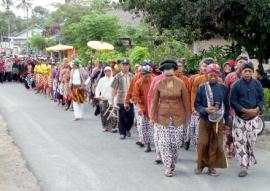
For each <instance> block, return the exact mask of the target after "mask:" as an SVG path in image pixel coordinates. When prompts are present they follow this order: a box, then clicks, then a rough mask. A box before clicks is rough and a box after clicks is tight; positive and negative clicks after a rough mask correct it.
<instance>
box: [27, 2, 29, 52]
mask: <svg viewBox="0 0 270 191" xmlns="http://www.w3.org/2000/svg"><path fill="white" fill-rule="evenodd" d="M26 25H27V27H28V7H26ZM28 32H29V31H28V29H27V31H26V55H29V42H28V40H29V36H28Z"/></svg>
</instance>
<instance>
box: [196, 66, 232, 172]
mask: <svg viewBox="0 0 270 191" xmlns="http://www.w3.org/2000/svg"><path fill="white" fill-rule="evenodd" d="M219 76H220V66H219V65H218V64H210V65H209V66H207V82H206V83H203V84H202V85H201V86H200V87H199V89H198V92H197V95H196V98H195V102H194V107H195V109H196V111H197V112H198V113H199V114H200V128H199V134H198V145H197V154H198V156H197V157H198V158H197V168H196V169H195V173H196V174H201V173H202V171H203V169H204V168H205V167H208V175H210V176H218V173H217V171H216V170H215V168H227V166H228V164H227V160H226V157H225V154H224V150H223V127H224V123H223V120H225V124H226V125H227V126H228V125H229V104H228V100H227V90H226V87H225V86H224V85H223V84H221V83H219Z"/></svg>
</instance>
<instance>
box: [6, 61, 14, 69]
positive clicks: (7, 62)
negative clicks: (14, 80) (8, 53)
mask: <svg viewBox="0 0 270 191" xmlns="http://www.w3.org/2000/svg"><path fill="white" fill-rule="evenodd" d="M12 65H13V62H12V61H11V60H6V72H12Z"/></svg>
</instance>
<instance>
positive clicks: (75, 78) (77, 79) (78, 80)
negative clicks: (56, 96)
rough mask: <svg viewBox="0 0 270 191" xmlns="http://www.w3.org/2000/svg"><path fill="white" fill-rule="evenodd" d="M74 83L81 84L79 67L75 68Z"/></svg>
mask: <svg viewBox="0 0 270 191" xmlns="http://www.w3.org/2000/svg"><path fill="white" fill-rule="evenodd" d="M72 84H73V85H81V75H80V70H79V69H75V70H74V71H73V78H72Z"/></svg>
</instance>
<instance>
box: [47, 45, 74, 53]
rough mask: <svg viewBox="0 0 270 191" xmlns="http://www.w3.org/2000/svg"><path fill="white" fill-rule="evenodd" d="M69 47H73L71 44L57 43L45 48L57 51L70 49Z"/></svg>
mask: <svg viewBox="0 0 270 191" xmlns="http://www.w3.org/2000/svg"><path fill="white" fill-rule="evenodd" d="M71 49H73V46H69V45H63V44H58V45H56V46H51V47H48V48H46V50H47V51H49V52H58V51H64V50H71Z"/></svg>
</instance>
